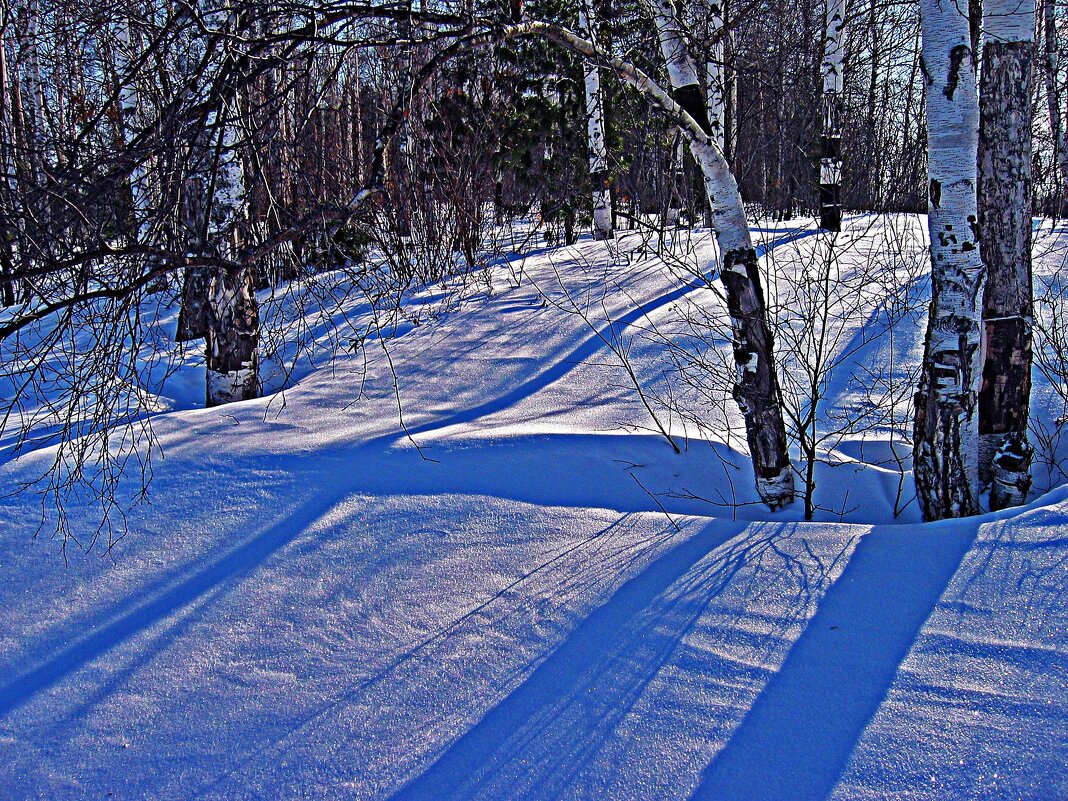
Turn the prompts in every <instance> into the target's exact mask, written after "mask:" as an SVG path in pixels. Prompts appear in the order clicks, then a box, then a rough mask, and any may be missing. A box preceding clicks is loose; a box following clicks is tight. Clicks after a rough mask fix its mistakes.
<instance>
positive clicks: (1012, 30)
mask: <svg viewBox="0 0 1068 801" xmlns="http://www.w3.org/2000/svg"><path fill="white" fill-rule="evenodd" d="M983 16H984V33H985V43H984V45H983V63H982V73H981V74H982V79H981V83H980V94H979V222H980V225H981V226H982V231H983V247H982V248H981V251H982V256H983V263H984V265H985V267H986V274H987V279H986V287H985V290H984V292H983V325H984V327H985V334H986V346H985V348H984V352H985V358H984V363H983V380H982V385H981V388H980V391H979V472H980V478H981V479H982V480H983V481H984V482H989V484H990V507H991V509H1002V508H1004V507H1006V506H1014V505H1017V504H1021V503H1023V502H1024V501H1025V500H1026V498H1027V491H1028V489H1029V488H1030V486H1031V475H1030V464H1031V456H1032V449H1031V446H1030V444H1029V443H1028V441H1027V422H1028V411H1029V409H1030V394H1031V327H1032V322H1033V302H1032V282H1031V88H1032V83H1033V77H1032V76H1033V72H1034V68H1033V64H1034V26H1035V4H1034V1H1033V0H1030V1H1029V0H984V3H983Z"/></svg>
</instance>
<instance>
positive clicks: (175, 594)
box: [0, 492, 339, 715]
mask: <svg viewBox="0 0 1068 801" xmlns="http://www.w3.org/2000/svg"><path fill="white" fill-rule="evenodd" d="M338 499H339V498H338V494H337V493H336V492H322V493H319V494H317V495H316V496H314V497H312V498H311V499H309V500H308V501H306V502H305V503H303V504H302V505H300V506H299V507H297V508H296V509H295V510H293V511H292V512H290V513H289V514H288V515H286V516H285V517H283V518H281V519H280V520H278V521H277V522H275V523H274V524H273V525H270V526H268V527H267V528H265V529H263V530H262V531H260V532H259V533H258V534H255V535H254V536H252V537H250V538H248V539H246V540H245V541H244V542H243V543H242V544H240V545H238V546H236V547H235V548H232V549H230V550H228V551H227V552H225V553H224V554H223V555H221V556H218V557H217V558H215V559H213V560H211V561H209V562H208V563H207V564H202V563H197V564H196V565H195V566H186V567H184V568H182V569H180V570H179V572H178V574H177V578H176V577H175V576H174V575H172V576H171V577H170V579H164V580H160V581H158V582H155V583H154V585H153V586H152V587H150V588H145V589H142V591H140V592H138V593H136V594H135V595H133V596H131V598H129V599H128V600H127V601H125V602H123V603H122V604H120V608H122V609H124V610H128V611H124V612H122V613H120V615H119V616H117V617H115V618H113V619H112V620H111V621H110V622H107V623H105V624H104V625H102V626H101V627H100V628H99V629H97V630H96V631H94V632H93V633H92V634H89V635H87V636H85V637H83V638H81V639H79V640H77V641H76V642H74V643H73V644H72V645H69V646H66V647H63V648H62V649H61V650H60V651H59V652H58V653H56V654H54V655H53V656H52V657H50V658H48V659H46V660H45V661H44V662H42V663H41V664H39V665H38V666H36V667H35V668H33V669H32V670H30V671H28V672H26V673H23V674H22V675H20V676H18V677H17V678H16V679H14V680H13V681H11V682H9V683H7V684H4V685H0V715H5V714H7V713H9V712H11V711H13V710H15V709H17V708H18V707H20V706H22V705H23V704H25V703H27V702H28V701H30V700H31V699H32V698H33V697H34V696H35V695H37V694H38V693H40V692H41V691H43V690H47V689H48V688H50V687H52V686H53V685H55V684H56V683H58V682H59V681H61V680H63V679H64V678H65V677H67V676H69V675H71V674H72V673H74V672H75V671H77V670H79V669H81V668H83V667H85V666H86V665H87V664H88V663H90V662H92V661H93V660H94V659H96V658H97V657H99V656H101V655H103V654H105V653H107V652H108V651H111V650H112V649H114V648H116V647H117V646H119V645H121V644H123V643H124V642H126V641H128V640H130V639H131V638H132V637H134V636H136V635H138V634H140V633H141V632H143V631H145V630H147V629H149V628H150V627H152V626H154V625H155V624H157V623H159V622H160V621H162V620H164V619H166V618H169V617H171V616H172V615H174V614H175V613H177V612H179V611H181V610H183V609H185V608H187V607H190V606H192V605H193V604H195V603H196V602H197V601H198V600H199V599H202V598H204V597H206V596H208V595H209V594H210V593H211V592H212V591H213V590H216V589H219V588H221V587H223V586H224V585H226V584H231V583H232V584H236V583H237V582H239V581H240V580H241V579H242V578H243V577H244V576H246V575H248V574H249V573H251V572H252V571H253V570H255V569H256V568H257V567H259V566H260V565H262V564H263V563H264V562H265V561H266V560H267V559H269V558H270V557H271V555H272V554H275V553H277V552H278V551H279V550H281V549H282V548H283V547H285V546H286V545H288V544H289V543H290V542H292V541H293V540H294V539H296V538H297V537H298V536H300V535H301V534H302V533H304V531H305V530H306V528H307V526H308V525H309V524H310V523H311V522H313V521H315V520H316V519H318V518H319V517H321V516H322V515H324V514H326V513H327V512H328V511H329V510H330V509H331V508H332V507H333V506H334V504H335V503H337V501H338ZM157 587H158V588H159V590H158V594H157V593H156V592H154V591H153V590H154V589H156V588H157ZM153 596H154V597H153Z"/></svg>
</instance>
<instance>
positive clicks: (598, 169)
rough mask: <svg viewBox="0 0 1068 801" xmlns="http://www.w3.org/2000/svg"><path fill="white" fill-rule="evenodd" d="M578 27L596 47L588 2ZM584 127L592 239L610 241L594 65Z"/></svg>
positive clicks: (588, 76)
mask: <svg viewBox="0 0 1068 801" xmlns="http://www.w3.org/2000/svg"><path fill="white" fill-rule="evenodd" d="M579 27H580V28H581V29H582V30H583V31H585V33H586V36H587V38H588V39H589V40H590V42H591V43H592V44H594V45H596V44H597V15H596V14H595V13H594V8H593V2H592V0H582V6H581V7H580V9H579ZM585 89H586V125H587V138H588V140H589V147H590V184H591V186H592V187H593V237H594V239H600V240H604V239H611V238H612V237H613V236H614V235H615V234H614V231H613V230H612V194H611V192H612V190H611V183H610V181H609V178H608V148H607V147H606V144H605V138H604V137H605V123H604V93H603V92H602V91H601V69H600V67H598V66H597V65H596V64H590V63H587V64H586V65H585Z"/></svg>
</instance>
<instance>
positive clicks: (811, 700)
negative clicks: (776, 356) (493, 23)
mask: <svg viewBox="0 0 1068 801" xmlns="http://www.w3.org/2000/svg"><path fill="white" fill-rule="evenodd" d="M922 232H923V220H922V218H921V219H917V218H904V217H897V218H883V217H876V216H873V215H870V216H863V217H856V218H853V219H850V220H848V221H847V225H846V231H845V232H844V233H843V234H842V235H841V237H840V239H839V241H838V242H837V243H836V249H835V250H834V251H830V250H828V247H827V241H826V238H825V235H824V234H817V233H816V232H815V231H813V230H812V229H811V227H806V226H801V225H799V224H788V223H787V224H782V225H780V226H771V225H769V226H765V227H761V228H757V229H754V236H755V237H756V238H758V240H760V241H762V242H763V243H764V244H763V245H762V247H761V253H762V255H764V256H765V260H764V263H765V265H766V266H768V269H769V272H770V274H771V275H770V278H769V287H770V288H769V293H770V294H771V297H770V298H769V303H770V305H771V307H772V309H773V314H774V315H776V320H777V328H778V331H779V334H778V338H779V344H780V346H781V347H783V348H786V349H787V350H788V349H789V348H790V347H794V358H793V359H792V360H791V358H790V357H789V356H787V357H785V358H784V360H783V364H784V366H785V367H784V369H786V370H787V371H788V379H789V376H794V377H795V378H796V379H797V380H796V382H795V381H791V380H787V381H786V382H785V383H784V391H785V393H786V395H787V404H788V405H789V404H791V403H792V404H794V407H795V408H796V410H797V412H798V414H799V415H803V414H804V412H805V410H806V409H808V408H809V407H808V406H806V403H808V401H807V400H806V398H805V397H804V395H803V392H802V389H803V387H804V385H805V379H804V377H805V373H804V370H805V363H806V361H805V360H806V358H807V357H806V353H808V354H809V355H811V354H810V353H809V351H807V350H806V348H807V347H808V345H807V344H806V343H808V342H810V341H811V340H810V336H811V330H809V329H806V328H804V326H801V327H798V325H797V322H798V320H799V318H800V315H799V313H798V312H799V305H803V304H806V303H809V304H816V306H819V307H821V308H824V309H826V310H827V311H826V314H825V317H824V320H825V327H824V334H825V337H824V341H826V342H828V343H831V344H830V346H829V348H830V350H829V353H830V354H831V359H832V361H831V363H832V365H833V369H832V370H831V371H830V372H829V373H828V374H827V375H826V376H824V377H823V378H821V383H820V387H821V390H820V392H821V398H823V401H822V403H821V405H819V406H818V408H817V410H816V413H815V414H814V415H813V417H814V420H815V423H814V425H815V426H816V427H817V428H816V430H818V432H819V437H820V440H819V442H820V445H819V449H820V450H819V453H820V457H819V458H820V461H819V463H817V464H816V465H815V468H814V480H815V482H816V487H815V492H814V495H813V497H814V504H815V506H816V509H815V512H814V515H813V516H814V518H815V519H814V521H805V520H803V516H804V508H803V504H802V503H800V502H798V503H795V505H794V507H793V508H791V509H790V510H788V511H787V512H784V513H777V514H774V515H772V514H770V513H768V512H767V511H766V509H765V508H764V507H763V506H760V505H759V504H757V503H755V501H756V493H755V490H754V489H753V478H752V472H751V469H750V468H748V467H747V464H746V459H745V456H744V442H745V439H744V434H743V432H742V430H741V427H740V423H739V419H738V414H737V411H736V409H735V408H734V407H733V406H732V405H731V403H730V402H729V397H727V398H724V396H723V391H724V390H723V386H724V385H723V383H722V382H723V381H724V380H725V378H729V376H725V375H724V374H723V373H722V371H721V370H720V367H721V366H722V365H723V364H724V363H725V362H726V361H728V360H729V358H728V357H729V354H730V342H729V329H727V330H724V329H723V315H722V314H721V313H720V310H721V308H722V307H721V301H720V299H719V297H718V296H717V292H716V290H715V289H714V286H715V285H714V284H712V285H711V287H710V286H708V285H705V284H704V283H702V281H701V280H700V277H699V276H700V275H701V274H703V273H706V272H707V271H708V265H709V264H710V263H712V262H713V261H714V253H715V251H714V248H713V246H712V245H711V243H710V240H709V238H708V237H707V235H704V234H695V235H694V236H695V237H696V238H695V239H693V240H690V239H689V238H688V236H689V235H686V234H680V240H679V241H677V242H675V243H672V244H673V249H672V251H671V252H672V253H673V254H674V255H673V256H671V257H667V258H661V257H660V256H657V255H656V254H655V252H653V249H651V248H650V247H646V246H645V244H644V243H643V241H642V239H641V238H640V237H639V236H638V235H636V234H633V233H631V234H627V235H624V236H623V237H622V238H621V239H620V241H619V242H618V243H617V244H614V245H611V246H606V245H605V244H603V243H595V242H593V241H590V240H583V241H582V242H580V244H579V245H577V246H575V247H572V248H559V249H549V250H544V251H537V252H534V253H531V254H526V255H516V256H515V257H514V258H513V259H512V260H510V261H507V262H504V263H500V264H497V265H496V266H494V267H492V268H491V270H490V271H489V272H488V274H487V276H486V277H485V280H484V281H483V282H482V283H480V284H478V285H477V286H472V287H468V289H467V291H466V292H464V293H462V294H455V295H454V294H449V293H443V292H442V290H441V289H440V288H428V289H426V290H425V291H423V292H421V293H417V294H416V295H415V296H414V297H412V298H411V299H410V300H409V301H408V305H407V306H406V308H405V309H404V310H403V313H402V314H400V315H398V316H394V317H391V318H390V319H388V320H383V319H378V320H377V321H375V320H373V318H372V310H371V309H370V308H368V307H366V306H363V305H361V304H359V303H357V302H355V301H353V302H352V303H351V304H341V305H340V306H339V307H337V308H330V307H329V306H328V305H327V306H322V305H321V304H320V307H321V308H320V311H318V312H316V311H314V310H309V309H307V308H305V307H304V306H302V305H301V303H300V300H299V296H297V297H295V298H294V297H289V298H287V299H285V300H284V301H280V302H279V304H278V307H277V309H276V311H275V313H276V314H277V315H278V318H277V319H279V320H281V321H282V324H284V325H288V326H295V327H303V328H304V329H305V333H306V336H305V340H306V341H307V342H308V343H310V344H311V345H315V347H311V348H310V349H306V350H303V351H301V352H300V353H297V352H296V351H292V350H284V349H281V348H279V349H278V352H277V353H275V354H268V356H269V357H270V356H272V355H273V356H274V358H273V359H272V358H268V359H267V360H266V361H265V365H264V368H263V374H264V378H265V382H266V384H267V386H268V387H269V388H271V389H278V388H279V387H280V386H282V382H283V372H284V371H285V370H289V371H290V375H289V383H288V385H287V386H286V388H285V390H284V393H279V394H275V395H271V396H269V397H265V398H262V399H259V400H254V401H249V402H245V403H241V404H232V405H227V406H224V407H219V408H214V409H202V408H197V406H198V404H199V402H200V393H201V389H200V384H199V381H201V380H202V373H201V360H200V357H199V355H198V354H197V353H188V354H181V353H180V352H179V351H177V350H173V346H172V345H171V344H170V337H171V336H172V335H173V329H174V324H175V320H174V311H173V310H170V309H163V310H160V312H159V314H160V316H159V318H158V323H159V326H160V329H159V330H160V342H161V343H162V347H163V348H164V349H165V350H167V352H168V353H170V354H172V355H173V358H174V359H175V362H174V364H173V365H172V366H173V368H174V370H173V372H172V373H171V374H170V376H169V377H168V378H167V380H166V381H165V382H163V383H161V384H159V385H158V386H154V387H153V389H154V390H155V392H156V395H157V396H158V397H156V398H155V399H154V403H155V404H156V406H157V408H159V409H160V410H161V411H160V413H159V414H157V415H155V416H154V417H153V418H152V425H153V429H154V432H155V435H156V436H157V437H158V442H159V446H160V449H161V454H158V455H157V457H156V458H155V459H154V461H153V472H154V477H153V481H152V484H151V491H150V496H149V502H148V503H146V504H142V505H140V506H137V507H136V508H134V510H133V511H132V512H131V514H130V516H129V518H128V520H127V525H128V528H129V534H128V535H127V536H126V537H125V538H124V539H122V540H120V541H119V542H118V543H117V544H116V545H115V546H114V547H113V548H112V549H111V550H110V552H107V553H104V549H103V548H102V547H101V544H98V545H97V547H96V548H94V549H92V550H91V551H90V552H89V553H88V554H82V553H80V552H78V551H77V550H76V549H75V548H72V547H68V552H67V559H68V561H67V563H66V564H65V563H64V558H63V557H62V556H61V555H60V554H59V552H58V543H57V542H56V541H54V540H51V539H49V538H48V537H47V536H46V534H47V531H48V530H49V529H48V526H49V525H50V524H51V522H53V521H52V520H51V518H49V522H48V523H46V525H45V529H44V530H45V534H42V535H41V536H38V537H36V538H34V534H35V532H37V531H38V528H39V526H40V520H41V515H42V509H41V507H40V498H39V497H37V496H35V495H33V494H32V493H30V492H22V493H18V494H15V495H13V496H9V497H7V498H4V499H2V500H0V607H2V608H3V609H4V614H3V615H2V616H0V798H3V799H36V798H40V799H81V798H94V799H95V798H116V799H147V798H158V799H186V798H189V799H192V798H198V799H201V798H203V799H243V798H248V799H253V798H256V799H290V798H292V799H296V798H323V799H341V798H352V799H398V801H399V799H412V800H413V801H414V800H415V799H448V800H450V801H452V800H456V801H458V800H459V799H512V798H517V799H518V798H529V799H546V800H548V799H564V798H588V799H635V800H636V801H637V800H638V799H680V800H683V799H716V801H720V800H727V799H767V800H768V801H789V800H790V799H823V798H833V799H842V800H843V801H846V800H851V799H885V798H910V799H913V798H915V799H932V800H934V799H938V800H939V801H942V800H944V799H973V798H982V799H1033V800H1035V801H1038V800H1039V799H1045V800H1047V801H1052V800H1055V799H1068V766H1066V765H1068V605H1066V604H1065V603H1064V597H1063V596H1064V594H1065V592H1068V488H1066V487H1063V486H1058V485H1059V484H1060V483H1061V482H1062V481H1063V477H1061V476H1060V474H1059V473H1058V471H1057V467H1056V464H1057V463H1056V460H1057V459H1059V458H1063V457H1064V456H1068V452H1066V451H1065V450H1064V449H1059V450H1058V449H1057V448H1054V449H1053V451H1051V453H1050V455H1049V459H1048V462H1049V464H1048V465H1047V467H1046V468H1044V469H1040V470H1036V484H1037V485H1041V486H1040V487H1039V490H1040V491H1039V492H1038V493H1036V494H1035V496H1034V500H1033V501H1032V503H1031V504H1030V505H1029V506H1028V507H1026V508H1023V509H1016V510H1011V511H1008V512H1001V513H997V514H993V515H986V516H984V517H981V518H973V519H968V520H964V521H956V522H942V523H934V524H920V523H919V522H918V520H919V512H918V511H917V508H916V504H915V503H914V502H911V501H912V498H911V496H912V488H911V477H910V475H909V472H908V471H909V469H910V467H909V456H908V451H907V448H906V447H905V446H904V444H903V443H902V442H901V432H902V431H903V430H907V428H905V429H903V428H902V426H906V427H907V420H908V415H909V414H910V413H911V386H912V385H911V384H910V383H909V382H910V381H911V380H912V377H913V373H911V372H910V369H911V368H912V367H913V366H914V365H915V363H916V360H917V359H918V357H919V354H920V351H922V334H921V332H922V315H923V305H924V304H925V303H926V300H927V298H926V294H925V293H926V291H927V290H926V281H925V279H924V276H923V271H924V269H925V259H926V256H925V254H924V252H923V245H924V241H923V239H924V237H923V233H922ZM1062 237H1064V232H1063V231H1059V232H1058V233H1056V234H1055V233H1053V232H1050V231H1049V230H1047V229H1044V228H1041V227H1040V228H1039V229H1038V232H1037V234H1036V240H1035V241H1036V258H1037V261H1036V270H1037V271H1038V272H1039V273H1040V274H1041V273H1042V271H1043V270H1045V271H1047V272H1048V271H1049V270H1052V269H1054V268H1055V267H1056V266H1057V265H1059V264H1060V263H1061V260H1062V259H1063V257H1064V242H1063V241H1062ZM828 254H833V255H828ZM820 264H824V265H827V269H828V270H830V272H829V273H828V275H829V276H831V277H833V279H834V280H833V282H832V281H829V280H828V281H823V280H822V279H821V278H820V275H816V274H814V275H810V276H809V277H808V279H806V280H802V279H803V278H804V276H805V272H806V270H807V271H809V272H811V271H812V270H814V269H815V268H814V267H813V265H820ZM832 284H833V286H835V287H837V289H835V290H831V289H828V287H830V286H831V285H832ZM821 288H822V289H821ZM821 292H822V293H823V294H820V293H821ZM446 301H447V302H446ZM307 303H309V304H310V303H311V301H307ZM706 317H709V318H711V321H710V320H708V319H706ZM806 319H811V317H806ZM328 322H329V324H328ZM706 323H707V324H711V325H712V326H713V327H712V328H709V327H707V325H706ZM716 326H718V327H716ZM383 328H384V329H385V330H380V329H383ZM368 332H371V334H372V335H371V336H367V337H364V336H363V335H365V334H367V333H368ZM354 338H357V339H362V340H363V341H362V344H361V345H360V346H359V347H355V348H353V347H343V348H340V349H339V348H336V347H335V345H336V344H337V343H348V342H349V341H350V340H352V339H354ZM791 343H793V344H792V345H791ZM149 358H158V356H150V355H149V354H147V353H146V354H145V359H146V360H147V359H149ZM836 359H837V361H836ZM702 365H707V366H708V369H707V370H705V369H702ZM283 367H284V368H285V369H283ZM631 374H633V378H634V379H636V380H637V384H638V385H639V386H640V387H641V395H639V393H638V391H637V390H636V387H635V381H634V380H632V376H631ZM1035 379H1036V387H1035V393H1034V397H1035V401H1034V403H1035V414H1036V416H1037V418H1038V419H1039V421H1040V422H1041V423H1042V424H1043V425H1045V426H1047V427H1050V426H1052V424H1053V419H1054V418H1056V417H1057V416H1058V415H1060V414H1061V413H1062V410H1061V408H1060V407H1059V406H1058V405H1057V402H1056V398H1057V395H1056V392H1054V391H1053V389H1052V388H1051V387H1050V385H1049V383H1048V382H1044V379H1042V377H1041V376H1040V375H1039V374H1038V372H1037V371H1036V376H1035ZM642 398H644V399H645V400H644V402H643V400H642ZM660 428H663V429H664V430H665V431H666V432H667V433H668V434H670V435H671V438H672V439H673V440H674V442H675V443H676V445H677V446H678V448H679V449H680V450H681V453H679V454H676V453H675V452H674V451H673V449H672V447H671V445H670V444H669V442H668V440H667V439H666V438H665V437H664V436H663V435H662V434H661V432H660V430H659V429H660ZM5 447H6V448H9V447H10V443H5V442H0V483H2V484H3V485H4V486H9V487H14V486H17V485H18V482H20V481H23V480H27V479H29V478H31V477H33V476H34V475H36V474H37V473H39V472H40V471H41V470H42V469H43V468H44V467H45V466H46V465H47V464H48V463H49V462H50V459H51V458H53V455H54V451H53V450H51V448H50V447H43V448H41V449H39V450H36V451H31V452H28V453H26V454H24V455H22V456H19V457H18V458H15V459H11V458H10V456H9V455H5V453H7V451H5ZM798 464H799V466H803V460H799V462H798ZM1043 470H1044V471H1043ZM747 471H748V472H747ZM139 486H140V484H139V476H131V478H130V480H129V482H128V484H126V485H124V486H123V492H124V493H125V494H126V496H127V497H131V498H132V497H134V496H135V494H136V492H137V490H138V488H139ZM44 511H45V514H46V517H48V516H49V515H50V514H51V512H50V510H48V509H46V510H44ZM67 511H68V513H69V514H70V515H71V521H72V526H73V528H74V530H75V531H79V530H83V531H89V530H91V528H92V522H91V521H93V520H95V517H94V515H95V514H97V510H96V509H94V508H93V507H91V506H85V507H78V506H77V505H75V506H73V507H71V508H69V509H68V510H67Z"/></svg>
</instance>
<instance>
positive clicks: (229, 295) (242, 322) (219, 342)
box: [204, 115, 260, 406]
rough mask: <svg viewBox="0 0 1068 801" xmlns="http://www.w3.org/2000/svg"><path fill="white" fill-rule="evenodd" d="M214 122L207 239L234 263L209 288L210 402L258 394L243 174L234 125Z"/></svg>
mask: <svg viewBox="0 0 1068 801" xmlns="http://www.w3.org/2000/svg"><path fill="white" fill-rule="evenodd" d="M217 120H218V125H219V126H220V129H221V130H220V131H219V137H220V141H219V149H218V158H217V159H216V164H217V169H216V174H215V186H214V192H213V193H212V198H211V217H210V227H209V239H210V241H211V243H212V246H213V249H214V250H216V251H217V252H218V253H219V254H220V255H222V256H224V257H226V258H229V260H230V261H231V262H234V263H235V265H236V266H229V267H218V268H215V269H213V270H212V273H211V281H210V284H209V286H208V292H207V309H206V314H205V318H206V321H207V333H206V336H205V348H204V351H205V361H206V363H207V393H206V402H207V405H208V406H220V405H222V404H224V403H232V402H233V401H239V400H249V399H250V398H256V397H259V395H260V378H259V353H258V345H259V307H258V304H257V302H256V295H255V292H254V291H253V283H254V279H255V276H254V274H253V270H252V268H251V266H250V265H248V264H247V263H245V261H244V259H243V256H242V253H241V247H240V236H239V235H240V231H241V224H240V222H241V217H242V215H243V214H244V210H245V209H244V205H245V204H244V194H245V193H244V176H243V175H242V169H241V159H240V157H239V154H238V153H237V137H236V136H235V130H234V123H233V122H232V121H230V120H227V119H226V118H225V116H221V115H220V117H219V118H217Z"/></svg>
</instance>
